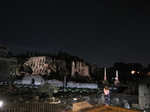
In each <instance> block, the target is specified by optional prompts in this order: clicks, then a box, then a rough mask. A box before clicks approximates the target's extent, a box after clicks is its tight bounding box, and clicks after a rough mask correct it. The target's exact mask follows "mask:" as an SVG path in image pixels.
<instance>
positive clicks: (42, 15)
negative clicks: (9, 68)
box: [0, 0, 150, 67]
mask: <svg viewBox="0 0 150 112" xmlns="http://www.w3.org/2000/svg"><path fill="white" fill-rule="evenodd" d="M0 12H1V13H0V14H1V17H0V44H6V45H8V46H10V50H11V52H12V53H13V54H16V53H22V52H26V51H28V50H30V51H38V52H44V53H45V52H46V53H52V54H53V53H58V52H59V51H62V52H66V53H68V54H71V55H75V56H78V57H80V58H82V59H84V60H85V61H86V62H89V63H91V64H97V65H98V66H100V67H111V66H113V64H114V63H115V62H124V63H141V64H142V65H145V66H147V65H148V64H150V61H149V59H150V4H148V2H144V0H141V1H140V2H138V0H134V1H132V0H59V1H57V0H54V1H52V0H47V1H46V0H0Z"/></svg>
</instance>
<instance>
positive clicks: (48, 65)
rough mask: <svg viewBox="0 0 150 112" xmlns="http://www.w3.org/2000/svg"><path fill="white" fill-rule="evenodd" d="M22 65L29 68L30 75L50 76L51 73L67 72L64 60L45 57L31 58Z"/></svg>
mask: <svg viewBox="0 0 150 112" xmlns="http://www.w3.org/2000/svg"><path fill="white" fill-rule="evenodd" d="M24 64H25V65H27V66H30V67H31V69H32V71H33V73H32V74H39V75H45V74H47V75H50V74H51V73H52V72H60V73H62V72H61V71H67V70H66V62H65V61H64V60H56V59H53V58H51V57H46V56H38V57H31V58H30V59H29V61H26V62H25V63H24ZM67 72H68V71H67Z"/></svg>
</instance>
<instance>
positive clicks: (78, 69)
mask: <svg viewBox="0 0 150 112" xmlns="http://www.w3.org/2000/svg"><path fill="white" fill-rule="evenodd" d="M76 73H77V74H78V75H82V76H88V77H90V74H89V67H88V66H87V65H86V63H84V62H76V64H75V62H73V61H72V68H71V77H75V74H76Z"/></svg>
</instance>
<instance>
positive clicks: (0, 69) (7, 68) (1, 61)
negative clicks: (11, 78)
mask: <svg viewBox="0 0 150 112" xmlns="http://www.w3.org/2000/svg"><path fill="white" fill-rule="evenodd" d="M8 52H9V47H7V46H5V45H0V75H1V76H8V75H16V66H17V59H16V58H13V57H9V56H8Z"/></svg>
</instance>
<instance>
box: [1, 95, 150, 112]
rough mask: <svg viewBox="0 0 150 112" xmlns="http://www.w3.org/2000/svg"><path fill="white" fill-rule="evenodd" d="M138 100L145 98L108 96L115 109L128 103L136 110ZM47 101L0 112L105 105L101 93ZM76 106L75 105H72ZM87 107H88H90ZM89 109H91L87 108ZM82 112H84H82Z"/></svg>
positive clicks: (58, 111)
mask: <svg viewBox="0 0 150 112" xmlns="http://www.w3.org/2000/svg"><path fill="white" fill-rule="evenodd" d="M139 98H145V97H143V96H141V97H139V96H137V95H125V94H114V93H111V95H110V99H111V100H110V105H112V106H117V107H125V104H126V103H128V104H129V106H130V109H134V110H138V106H139ZM145 99H147V98H145ZM84 101H85V102H87V104H84V105H78V104H77V103H79V102H81V104H83V103H82V102H84ZM50 102H51V101H49V102H48V103H44V102H41V103H34V104H25V105H24V106H15V107H13V108H7V109H6V108H5V107H3V108H0V112H61V111H63V112H67V111H69V110H73V108H74V106H76V107H75V108H79V109H83V107H85V105H91V106H92V108H95V107H99V106H101V105H104V104H105V101H104V95H103V93H100V94H93V95H87V96H85V95H84V96H83V95H78V96H72V97H70V96H66V97H63V98H59V101H58V100H57V101H54V102H53V103H52V102H51V103H50ZM74 104H77V105H74ZM91 106H89V107H91ZM89 109H91V108H89ZM82 112H84V111H82Z"/></svg>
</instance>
